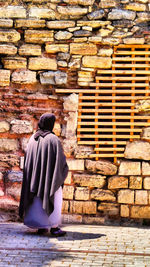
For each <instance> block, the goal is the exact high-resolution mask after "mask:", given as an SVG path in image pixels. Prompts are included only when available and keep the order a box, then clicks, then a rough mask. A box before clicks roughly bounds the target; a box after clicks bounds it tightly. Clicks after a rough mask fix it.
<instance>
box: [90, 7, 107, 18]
mask: <svg viewBox="0 0 150 267" xmlns="http://www.w3.org/2000/svg"><path fill="white" fill-rule="evenodd" d="M104 16H105V12H104V10H103V9H99V10H96V11H93V12H91V13H89V14H88V15H87V17H88V19H89V20H95V19H101V18H103V17H104Z"/></svg>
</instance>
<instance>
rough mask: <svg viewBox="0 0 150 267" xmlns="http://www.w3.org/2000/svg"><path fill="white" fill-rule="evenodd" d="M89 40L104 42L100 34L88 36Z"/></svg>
mask: <svg viewBox="0 0 150 267" xmlns="http://www.w3.org/2000/svg"><path fill="white" fill-rule="evenodd" d="M88 41H89V42H91V43H95V44H96V43H98V44H99V43H101V42H102V37H101V36H100V35H96V36H92V37H89V38H88Z"/></svg>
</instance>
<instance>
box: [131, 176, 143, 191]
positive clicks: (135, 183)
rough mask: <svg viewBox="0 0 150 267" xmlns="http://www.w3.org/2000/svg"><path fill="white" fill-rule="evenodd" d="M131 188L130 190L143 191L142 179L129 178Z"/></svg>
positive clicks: (136, 177) (137, 177)
mask: <svg viewBox="0 0 150 267" xmlns="http://www.w3.org/2000/svg"><path fill="white" fill-rule="evenodd" d="M129 188H130V189H142V177H140V176H130V178H129Z"/></svg>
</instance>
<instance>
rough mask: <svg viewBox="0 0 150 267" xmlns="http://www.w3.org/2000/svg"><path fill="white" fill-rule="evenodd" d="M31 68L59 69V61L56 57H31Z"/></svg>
mask: <svg viewBox="0 0 150 267" xmlns="http://www.w3.org/2000/svg"><path fill="white" fill-rule="evenodd" d="M29 69H30V70H57V62H56V59H54V58H46V57H45V58H44V57H43V58H42V57H36V58H34V57H31V58H30V59H29Z"/></svg>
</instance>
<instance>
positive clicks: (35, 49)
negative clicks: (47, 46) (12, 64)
mask: <svg viewBox="0 0 150 267" xmlns="http://www.w3.org/2000/svg"><path fill="white" fill-rule="evenodd" d="M19 55H21V56H40V55H41V46H40V45H30V44H24V45H22V46H21V47H20V48H19Z"/></svg>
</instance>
